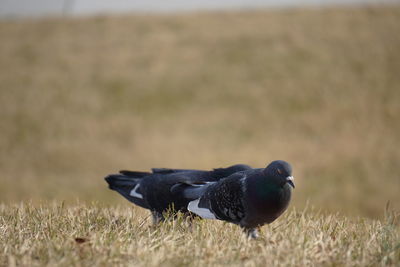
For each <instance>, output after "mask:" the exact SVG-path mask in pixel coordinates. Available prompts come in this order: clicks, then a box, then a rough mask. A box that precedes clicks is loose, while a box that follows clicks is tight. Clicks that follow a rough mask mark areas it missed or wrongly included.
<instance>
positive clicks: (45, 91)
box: [0, 6, 400, 266]
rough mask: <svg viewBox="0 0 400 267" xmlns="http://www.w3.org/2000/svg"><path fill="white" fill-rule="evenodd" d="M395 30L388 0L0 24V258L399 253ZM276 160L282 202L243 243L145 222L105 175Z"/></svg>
mask: <svg viewBox="0 0 400 267" xmlns="http://www.w3.org/2000/svg"><path fill="white" fill-rule="evenodd" d="M399 32H400V7H399V6H389V7H362V8H347V9H345V8H331V9H309V10H302V9H284V10H275V11H247V12H236V13H225V12H216V13H199V14H186V15H183V14H182V15H165V16H162V15H147V16H145V15H126V16H98V17H90V18H84V17H82V18H73V19H72V18H71V19H68V18H48V19H41V20H32V21H26V20H25V21H0V69H1V71H0V114H1V120H0V171H1V172H0V173H1V176H0V203H2V206H1V209H0V210H1V213H2V216H1V217H0V220H1V228H0V239H1V242H0V243H1V245H0V257H1V262H0V265H2V264H9V265H13V264H14V263H16V264H18V265H20V264H21V265H31V264H36V265H43V264H49V265H53V264H55V263H59V264H61V265H69V264H70V263H73V264H75V265H80V264H82V265H89V264H96V265H102V264H103V265H108V264H111V263H117V264H124V263H127V264H132V265H136V264H139V265H147V264H149V265H154V266H155V265H157V264H159V263H161V262H163V263H167V264H169V265H174V264H178V265H185V264H186V263H189V262H191V260H194V259H195V260H196V262H198V265H200V264H202V263H209V264H215V265H222V264H224V263H232V264H236V265H241V264H243V263H245V264H246V265H248V266H253V265H261V264H263V263H265V261H266V262H268V263H276V262H281V263H282V264H289V265H303V264H315V265H320V264H326V265H352V266H355V265H377V264H389V265H390V264H393V265H397V264H398V263H399V253H400V252H399V243H400V241H399V226H398V223H396V222H391V223H389V222H388V219H387V217H385V216H384V210H385V208H384V207H385V205H386V203H387V202H388V201H390V203H391V207H392V208H393V209H394V210H395V211H398V210H399V209H400V166H399V162H400V151H399V145H400V123H399V122H400V75H399V73H400V49H399V48H400V34H399ZM275 159H284V160H286V161H288V162H290V163H291V164H292V165H293V169H294V176H295V179H296V189H295V191H294V199H293V201H292V203H291V208H290V210H289V212H288V214H287V215H285V217H284V218H281V219H280V220H279V221H278V222H276V223H274V224H273V225H272V226H271V227H265V228H264V236H263V238H262V240H260V241H257V242H254V243H248V242H246V241H241V242H237V239H238V238H239V237H240V234H239V232H238V230H237V229H236V227H234V226H231V225H224V224H221V223H215V222H199V223H196V224H195V226H194V228H193V229H192V232H190V231H189V230H187V229H186V228H184V227H181V226H179V224H178V223H166V224H165V225H163V226H162V227H161V228H160V229H159V230H154V229H153V230H152V229H150V228H148V223H147V220H145V218H146V216H147V215H146V213H143V211H141V210H139V209H137V208H133V207H131V206H130V205H129V203H128V202H127V201H125V200H124V199H122V197H119V196H118V195H117V194H116V193H114V192H111V191H110V190H108V189H107V186H106V184H105V182H104V180H103V177H104V176H105V175H107V174H109V173H112V172H116V171H118V170H119V169H134V170H147V169H149V168H151V167H176V168H202V169H211V168H215V167H222V166H227V165H231V164H235V163H246V164H250V165H252V166H255V167H263V166H266V165H267V164H268V163H269V162H270V161H272V160H275ZM92 201H95V202H97V203H98V204H96V205H92V204H90V203H92ZM61 202H63V203H65V207H63V208H62V207H60V205H61V204H59V203H61ZM21 203H25V204H21ZM27 203H32V204H27ZM49 203H56V204H49ZM57 203H58V204H57ZM77 203H79V204H77ZM307 203H308V205H309V206H310V207H314V208H315V210H317V211H318V212H311V211H310V210H309V211H305V212H304V211H303V210H304V208H305V207H306V206H307ZM30 205H32V206H30ZM52 205H53V206H52ZM296 210H297V211H296ZM337 213H339V214H340V215H338V216H336V215H332V214H337ZM137 214H139V215H138V216H136V215H137ZM111 218H116V219H117V220H116V221H115V220H112V219H111ZM97 220H98V221H97ZM143 220H144V225H143V226H142V222H143ZM139 226H140V227H139ZM388 229H389V230H388ZM58 230H60V231H59V232H58ZM164 230H168V231H164ZM47 231H48V232H47ZM332 232H333V234H332ZM217 233H218V234H217ZM219 233H221V235H219ZM81 236H82V237H85V238H89V239H90V241H88V242H84V243H83V244H81V245H77V244H75V242H74V241H73V238H75V237H81ZM332 236H333V237H332ZM243 242H244V243H243ZM196 244H197V245H196ZM199 244H200V245H199ZM396 246H397V247H396ZM186 248H187V250H186ZM216 248H218V249H216ZM149 251H151V253H149ZM254 255H256V256H254ZM174 256H177V257H176V258H175V257H174ZM253 256H254V257H253ZM196 264H197V263H196Z"/></svg>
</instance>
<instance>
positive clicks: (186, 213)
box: [183, 212, 195, 232]
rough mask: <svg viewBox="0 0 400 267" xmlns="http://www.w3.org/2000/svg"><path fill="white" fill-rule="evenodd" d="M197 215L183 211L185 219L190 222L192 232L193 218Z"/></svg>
mask: <svg viewBox="0 0 400 267" xmlns="http://www.w3.org/2000/svg"><path fill="white" fill-rule="evenodd" d="M194 217H195V215H194V214H193V213H190V212H184V213H183V218H184V219H185V222H186V223H187V224H188V229H189V231H190V232H191V231H192V230H193V219H194Z"/></svg>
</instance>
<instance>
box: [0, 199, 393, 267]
mask: <svg viewBox="0 0 400 267" xmlns="http://www.w3.org/2000/svg"><path fill="white" fill-rule="evenodd" d="M10 207H12V209H10ZM0 215H1V217H0V225H1V235H0V238H1V239H0V241H1V242H0V251H4V252H5V253H1V254H0V265H7V264H9V265H10V266H12V265H22V266H46V265H47V266H54V265H61V266H93V265H95V266H120V265H123V266H126V265H129V266H187V265H191V266H221V265H224V266H225V265H228V266H321V265H326V266H378V265H381V266H398V263H399V262H400V253H399V249H400V243H399V239H400V235H399V231H398V226H396V224H398V218H397V219H396V217H395V214H394V213H393V212H388V213H387V216H386V218H385V219H384V220H382V221H376V220H369V219H356V220H350V219H348V218H345V217H343V216H339V215H337V214H332V215H329V216H326V215H323V214H320V213H318V212H316V211H313V210H309V211H303V212H297V211H295V210H292V211H291V212H289V213H286V214H285V215H284V216H283V218H281V219H279V222H277V223H274V225H273V226H271V227H264V233H263V235H262V238H260V239H258V240H247V238H246V237H245V236H244V235H243V234H242V232H241V231H240V229H239V227H237V226H234V225H232V224H224V223H222V222H211V221H200V220H199V221H195V222H194V223H193V225H192V227H189V226H188V224H187V222H184V221H183V220H182V218H178V220H175V221H168V222H166V223H163V224H162V225H161V226H160V227H158V228H151V227H149V226H148V225H147V223H146V221H147V217H148V216H147V214H145V213H144V212H143V211H142V210H139V209H134V208H127V207H126V206H117V207H112V208H105V207H104V206H98V205H78V206H73V207H68V208H66V207H64V206H63V205H62V204H54V203H53V204H52V205H49V204H47V205H45V206H39V207H33V206H31V205H14V206H5V205H3V206H0ZM396 220H397V221H396Z"/></svg>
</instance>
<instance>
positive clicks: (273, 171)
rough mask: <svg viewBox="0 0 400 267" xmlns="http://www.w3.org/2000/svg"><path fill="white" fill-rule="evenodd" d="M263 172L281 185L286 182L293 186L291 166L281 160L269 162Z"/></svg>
mask: <svg viewBox="0 0 400 267" xmlns="http://www.w3.org/2000/svg"><path fill="white" fill-rule="evenodd" d="M264 174H265V175H266V176H268V178H269V179H273V180H274V182H276V183H278V184H279V185H281V186H284V185H285V184H286V183H287V184H289V185H290V186H291V187H293V188H294V181H293V176H292V166H290V164H289V163H287V162H286V161H283V160H275V161H273V162H271V163H270V164H269V165H268V166H267V167H266V168H265V169H264Z"/></svg>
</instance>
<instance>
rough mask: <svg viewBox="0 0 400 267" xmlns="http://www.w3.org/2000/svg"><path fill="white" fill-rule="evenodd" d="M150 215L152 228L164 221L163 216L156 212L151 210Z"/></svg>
mask: <svg viewBox="0 0 400 267" xmlns="http://www.w3.org/2000/svg"><path fill="white" fill-rule="evenodd" d="M151 215H152V217H153V225H154V226H155V225H157V224H159V223H160V222H163V221H164V220H165V218H164V216H163V215H162V214H161V213H160V212H158V211H155V210H152V211H151Z"/></svg>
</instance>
